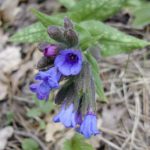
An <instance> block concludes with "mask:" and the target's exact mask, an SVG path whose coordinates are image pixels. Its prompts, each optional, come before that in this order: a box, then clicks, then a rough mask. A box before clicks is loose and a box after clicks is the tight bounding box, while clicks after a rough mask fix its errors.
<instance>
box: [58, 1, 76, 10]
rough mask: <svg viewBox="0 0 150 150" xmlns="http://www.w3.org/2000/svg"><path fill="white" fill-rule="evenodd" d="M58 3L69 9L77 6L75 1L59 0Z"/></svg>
mask: <svg viewBox="0 0 150 150" xmlns="http://www.w3.org/2000/svg"><path fill="white" fill-rule="evenodd" d="M58 1H59V2H60V3H61V4H62V5H64V6H65V7H66V8H68V9H69V8H72V7H73V6H75V4H76V1H75V0H58Z"/></svg>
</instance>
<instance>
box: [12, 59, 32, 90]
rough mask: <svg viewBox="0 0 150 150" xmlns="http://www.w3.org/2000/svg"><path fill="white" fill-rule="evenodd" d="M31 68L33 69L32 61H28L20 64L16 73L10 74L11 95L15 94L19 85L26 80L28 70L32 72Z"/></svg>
mask: <svg viewBox="0 0 150 150" xmlns="http://www.w3.org/2000/svg"><path fill="white" fill-rule="evenodd" d="M32 68H33V61H29V62H27V63H25V64H22V65H21V66H20V67H19V68H18V70H17V72H15V73H14V74H12V76H11V81H12V87H13V88H12V90H13V93H15V91H17V88H18V86H19V84H22V83H23V82H24V81H25V80H27V79H26V74H27V72H28V71H29V70H32Z"/></svg>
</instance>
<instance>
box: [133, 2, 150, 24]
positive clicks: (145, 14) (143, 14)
mask: <svg viewBox="0 0 150 150" xmlns="http://www.w3.org/2000/svg"><path fill="white" fill-rule="evenodd" d="M132 14H133V16H134V18H135V19H133V23H132V24H133V26H135V27H142V26H145V25H147V24H149V23H150V2H149V3H145V4H143V5H140V7H138V8H137V9H135V10H134V11H132Z"/></svg>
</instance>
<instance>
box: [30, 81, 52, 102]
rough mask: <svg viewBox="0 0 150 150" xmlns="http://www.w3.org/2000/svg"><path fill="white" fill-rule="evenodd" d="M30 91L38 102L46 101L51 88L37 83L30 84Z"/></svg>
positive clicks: (43, 83) (42, 83)
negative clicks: (34, 94)
mask: <svg viewBox="0 0 150 150" xmlns="http://www.w3.org/2000/svg"><path fill="white" fill-rule="evenodd" d="M30 90H31V91H32V92H34V93H36V95H37V98H38V99H39V100H48V98H49V94H50V90H51V88H50V87H49V85H48V84H46V83H45V82H38V83H33V84H31V85H30Z"/></svg>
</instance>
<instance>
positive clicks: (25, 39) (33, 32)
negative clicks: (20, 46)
mask: <svg viewBox="0 0 150 150" xmlns="http://www.w3.org/2000/svg"><path fill="white" fill-rule="evenodd" d="M46 31H47V29H46V28H45V27H44V26H43V25H42V24H41V23H39V22H38V23H35V24H32V25H30V26H28V27H25V28H24V29H21V30H20V31H18V32H17V33H16V34H15V35H13V36H12V37H11V38H10V41H12V42H15V43H34V42H42V41H45V42H51V39H50V38H49V36H48V34H47V32H46Z"/></svg>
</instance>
